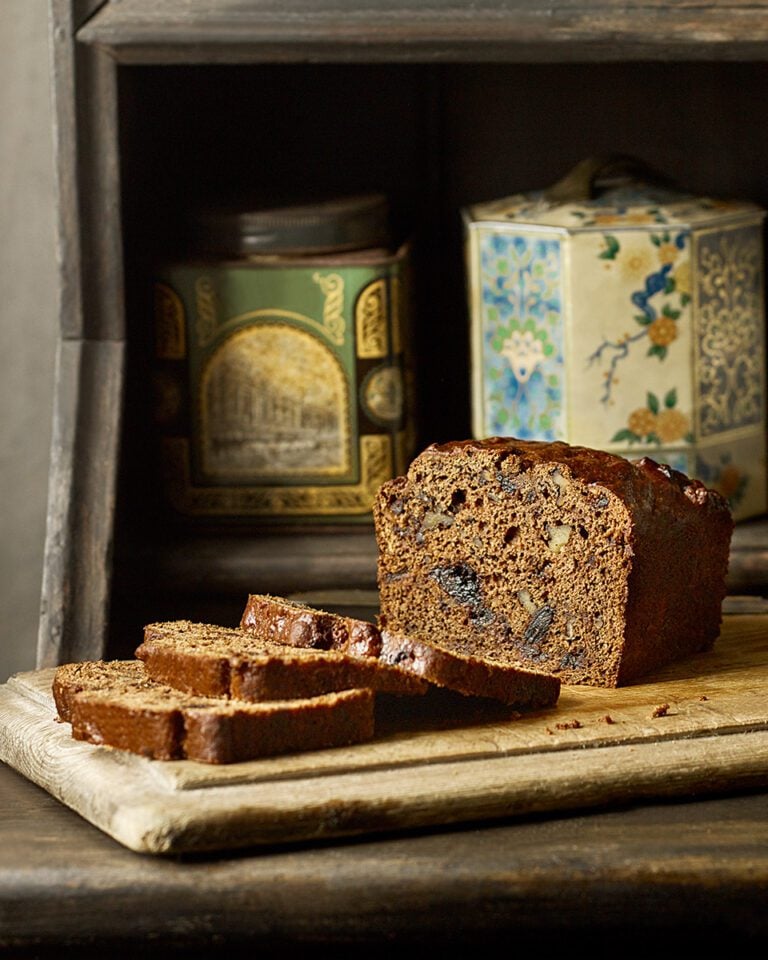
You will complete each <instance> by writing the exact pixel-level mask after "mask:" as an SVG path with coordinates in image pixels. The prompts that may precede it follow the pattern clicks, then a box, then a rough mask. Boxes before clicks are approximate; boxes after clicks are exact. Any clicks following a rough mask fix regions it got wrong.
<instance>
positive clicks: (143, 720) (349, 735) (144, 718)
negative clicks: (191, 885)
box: [53, 660, 374, 763]
mask: <svg viewBox="0 0 768 960" xmlns="http://www.w3.org/2000/svg"><path fill="white" fill-rule="evenodd" d="M53 696H54V701H55V703H56V708H57V710H58V713H59V718H60V719H61V720H63V721H66V722H68V723H70V724H71V725H72V736H73V737H74V738H75V739H76V740H85V741H88V742H90V743H94V744H101V745H106V746H110V747H116V748H118V749H120V750H127V751H129V752H131V753H136V754H140V755H142V756H144V757H148V758H151V759H155V760H181V759H188V760H198V761H202V762H204V763H236V762H239V761H244V760H254V759H257V758H259V757H268V756H275V755H277V754H283V753H292V752H298V751H305V750H318V749H323V748H327V747H338V746H346V745H348V744H352V743H360V742H362V741H365V740H369V739H371V737H373V733H374V695H373V693H372V691H371V690H343V691H340V692H338V693H329V694H324V695H322V696H318V697H312V698H306V699H297V700H272V701H269V702H266V703H247V702H243V701H237V700H229V699H218V698H213V697H196V696H194V695H190V694H185V693H182V692H180V691H178V690H176V689H175V688H173V687H170V686H167V685H165V684H161V683H157V682H156V681H154V680H152V679H151V678H150V677H148V676H147V673H146V671H145V669H144V665H143V663H141V661H139V660H112V661H101V660H97V661H87V662H84V663H68V664H64V665H63V666H61V667H59V668H58V669H57V670H56V673H55V675H54V681H53Z"/></svg>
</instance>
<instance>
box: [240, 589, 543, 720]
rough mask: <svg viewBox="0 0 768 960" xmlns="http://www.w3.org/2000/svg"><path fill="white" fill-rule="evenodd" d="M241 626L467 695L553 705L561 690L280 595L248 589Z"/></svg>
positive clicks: (534, 674) (529, 706)
mask: <svg viewBox="0 0 768 960" xmlns="http://www.w3.org/2000/svg"><path fill="white" fill-rule="evenodd" d="M241 627H242V629H243V630H244V631H245V632H247V633H253V634H254V635H255V636H257V637H269V638H271V639H272V640H274V641H276V642H278V643H284V644H289V645H290V644H293V645H297V646H299V645H302V644H306V645H309V646H313V647H323V648H328V649H331V650H337V651H340V652H341V653H344V654H347V655H349V656H352V657H358V658H361V659H362V660H364V661H365V660H371V661H373V662H375V663H378V664H379V665H382V666H383V665H391V666H395V667H397V668H399V669H400V670H402V671H404V672H407V673H408V674H411V675H412V676H414V677H420V678H422V679H424V680H427V681H429V682H430V683H432V684H435V685H436V686H440V687H445V688H447V689H449V690H453V691H456V692H458V693H462V694H464V695H466V696H476V697H488V698H492V699H494V700H498V701H500V702H501V703H504V704H506V705H508V706H510V707H513V708H514V709H515V710H520V711H524V710H533V709H544V708H548V707H551V706H554V704H555V703H556V702H557V699H558V697H559V694H560V681H559V680H558V679H557V678H556V677H553V676H549V675H547V674H545V673H542V672H539V671H536V670H530V669H527V668H525V667H515V666H510V665H508V664H496V663H492V662H481V661H480V660H478V659H477V658H475V657H471V656H464V655H462V654H458V653H454V652H452V651H450V650H444V649H440V648H439V647H438V646H436V645H435V644H434V643H431V642H429V641H427V640H425V639H422V638H420V639H418V640H416V639H414V638H412V637H408V636H406V635H404V634H398V633H396V632H393V631H388V632H382V631H381V630H379V628H378V627H377V626H376V625H374V624H372V623H369V622H367V621H363V620H355V619H354V618H350V617H342V616H340V615H338V614H332V613H328V612H327V611H324V610H315V609H314V608H312V607H309V606H307V605H306V604H301V603H296V602H294V601H291V600H288V599H283V598H281V597H274V596H265V595H260V594H251V595H250V596H249V597H248V602H247V604H246V607H245V610H244V611H243V615H242V618H241ZM436 635H439V631H437V632H436Z"/></svg>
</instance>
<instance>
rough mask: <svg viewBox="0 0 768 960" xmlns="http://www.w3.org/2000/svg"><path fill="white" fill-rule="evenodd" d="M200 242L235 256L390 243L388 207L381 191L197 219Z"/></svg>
mask: <svg viewBox="0 0 768 960" xmlns="http://www.w3.org/2000/svg"><path fill="white" fill-rule="evenodd" d="M194 231H195V234H196V241H197V245H198V246H199V247H200V248H201V249H204V250H206V251H208V252H215V253H219V254H226V255H230V256H241V257H247V256H256V255H270V254H273V255H276V254H283V255H301V254H319V253H335V252H342V251H346V250H362V249H366V248H370V247H381V246H389V242H390V235H389V234H390V231H389V205H388V203H387V199H386V197H384V196H383V195H382V194H378V193H370V194H359V195H354V196H347V197H335V198H331V199H327V200H322V201H319V202H311V203H295V204H290V205H286V206H276V207H264V208H256V209H251V210H243V209H217V210H208V211H205V212H202V213H200V214H198V215H197V216H196V217H195V222H194Z"/></svg>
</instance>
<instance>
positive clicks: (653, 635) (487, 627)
mask: <svg viewBox="0 0 768 960" xmlns="http://www.w3.org/2000/svg"><path fill="white" fill-rule="evenodd" d="M374 522H375V530H376V537H377V542H378V548H379V561H378V585H379V600H380V617H379V626H380V627H381V628H382V629H385V630H387V631H390V632H392V633H395V634H403V635H406V636H408V637H412V638H414V639H417V640H419V641H427V642H429V643H433V642H436V643H437V644H438V645H439V646H440V647H441V648H443V649H446V650H450V651H452V652H453V653H457V654H461V655H463V656H470V657H475V658H479V659H482V660H484V661H487V662H489V663H494V664H504V663H506V664H518V665H519V664H521V663H523V664H527V665H529V666H530V667H533V668H535V669H539V670H542V671H546V672H549V673H553V674H555V675H557V676H559V677H560V678H561V680H562V681H563V683H587V684H593V685H599V686H608V687H610V686H618V685H620V684H625V683H629V682H631V681H633V680H635V679H637V678H639V677H641V676H643V675H645V674H646V673H648V672H649V671H650V670H652V669H654V668H656V667H659V666H661V665H663V664H665V663H668V662H670V661H672V660H675V659H678V658H680V657H684V656H687V655H690V654H692V653H695V652H697V651H702V650H706V649H708V648H710V647H711V646H712V644H713V643H714V641H715V639H716V637H717V636H718V633H719V629H720V620H721V607H722V601H723V597H724V595H725V587H726V572H727V567H728V560H729V545H730V537H731V532H732V529H733V520H732V518H731V514H730V511H729V510H728V506H727V504H726V502H725V501H724V500H723V498H722V497H720V496H719V495H718V494H717V493H715V492H713V491H710V490H707V489H706V488H705V487H704V486H703V485H702V484H701V483H700V482H698V481H696V480H692V479H689V478H688V477H686V476H684V475H683V474H681V473H679V472H677V471H675V470H672V469H670V468H669V467H668V466H665V465H663V464H658V463H656V462H654V461H653V460H651V459H649V458H647V457H646V458H643V459H642V460H640V461H638V462H636V463H633V462H630V461H628V460H626V459H624V458H622V457H618V456H614V455H613V454H610V453H606V452H602V451H598V450H590V449H587V448H584V447H575V446H569V445H568V444H565V443H543V442H536V441H523V440H514V439H501V438H492V439H489V440H467V441H459V442H454V443H447V444H442V445H437V444H435V445H433V446H431V447H428V448H427V449H426V450H425V451H423V452H422V453H421V454H419V456H418V457H416V459H415V460H414V461H413V462H412V464H411V466H410V468H409V470H408V473H407V475H406V476H402V477H398V478H395V479H393V480H391V481H388V482H386V483H385V484H383V485H382V486H381V488H380V489H379V492H378V495H377V497H376V502H375V505H374Z"/></svg>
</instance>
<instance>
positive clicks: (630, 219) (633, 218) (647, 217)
mask: <svg viewBox="0 0 768 960" xmlns="http://www.w3.org/2000/svg"><path fill="white" fill-rule="evenodd" d="M622 221H623V222H624V223H632V224H637V223H654V218H653V215H652V214H650V213H628V214H626V216H624V217H622Z"/></svg>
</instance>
